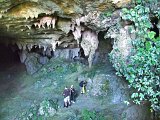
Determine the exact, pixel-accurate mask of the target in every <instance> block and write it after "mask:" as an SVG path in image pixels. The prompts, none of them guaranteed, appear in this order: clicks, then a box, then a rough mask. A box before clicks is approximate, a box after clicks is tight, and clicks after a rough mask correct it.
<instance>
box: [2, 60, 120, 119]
mask: <svg viewBox="0 0 160 120" xmlns="http://www.w3.org/2000/svg"><path fill="white" fill-rule="evenodd" d="M62 63H63V62H61V61H58V62H56V63H50V64H47V65H46V66H43V67H42V68H41V70H40V71H39V72H37V73H35V74H34V75H28V74H27V73H26V70H25V66H24V65H23V64H15V65H13V66H12V65H10V66H9V67H8V68H7V69H5V70H3V71H2V70H0V76H1V84H0V107H1V109H0V119H1V120H13V119H14V120H20V119H22V118H20V117H19V116H21V115H22V114H23V113H24V112H25V111H26V110H29V109H30V108H31V106H32V105H33V104H36V103H40V102H42V101H43V100H45V99H52V100H55V99H56V100H58V105H59V109H58V112H57V114H56V115H55V116H54V118H53V117H48V118H47V119H46V120H49V119H51V120H66V118H67V116H73V113H75V116H76V111H82V110H83V109H89V110H96V111H101V110H104V109H105V110H106V111H107V108H110V107H111V106H110V104H108V105H107V104H106V101H104V99H97V98H94V97H90V96H89V95H88V94H84V95H81V94H79V96H78V97H77V99H76V103H74V104H72V105H71V106H70V107H69V108H63V96H62V92H63V89H64V87H65V85H67V86H70V85H71V84H73V85H74V86H75V88H76V90H77V91H78V92H79V91H80V88H79V83H78V81H77V77H78V76H79V75H80V74H83V73H84V71H85V72H87V71H89V69H88V68H87V66H85V65H80V64H79V63H76V64H72V63H70V62H67V61H66V63H65V64H64V63H63V65H62ZM75 66H76V68H75ZM103 67H107V68H106V70H107V71H108V72H109V73H110V72H112V73H113V69H112V67H111V66H110V65H109V66H108V65H107V66H104V65H103ZM62 68H65V69H62ZM102 71H103V72H104V69H102ZM112 73H111V74H112ZM92 74H94V73H92ZM114 106H116V105H114ZM112 107H113V106H112ZM115 108H116V107H115ZM119 108H120V106H119ZM116 109H117V108H116ZM117 110H118V109H117ZM107 112H108V114H110V112H111V111H109V109H108V111H107ZM117 112H118V111H117ZM67 119H69V118H67ZM38 120H39V119H38Z"/></svg>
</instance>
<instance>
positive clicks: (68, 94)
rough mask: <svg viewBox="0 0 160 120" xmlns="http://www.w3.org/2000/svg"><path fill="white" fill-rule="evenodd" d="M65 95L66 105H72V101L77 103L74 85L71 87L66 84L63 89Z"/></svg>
mask: <svg viewBox="0 0 160 120" xmlns="http://www.w3.org/2000/svg"><path fill="white" fill-rule="evenodd" d="M63 96H64V107H68V106H70V105H71V103H75V96H76V90H75V89H74V86H73V85H71V87H70V88H68V87H67V86H66V87H65V89H64V91H63Z"/></svg>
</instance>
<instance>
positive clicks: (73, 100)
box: [70, 85, 76, 103]
mask: <svg viewBox="0 0 160 120" xmlns="http://www.w3.org/2000/svg"><path fill="white" fill-rule="evenodd" d="M70 95H71V96H70V100H71V102H72V103H75V96H76V90H75V89H74V86H73V85H71V88H70Z"/></svg>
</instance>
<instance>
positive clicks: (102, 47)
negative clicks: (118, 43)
mask: <svg viewBox="0 0 160 120" xmlns="http://www.w3.org/2000/svg"><path fill="white" fill-rule="evenodd" d="M106 33H107V31H100V32H99V33H98V40H99V45H98V49H97V50H96V53H95V56H94V58H93V63H97V62H100V63H106V62H108V61H109V57H108V54H109V53H110V52H111V51H112V49H113V48H112V47H113V44H112V42H113V39H111V38H106V39H105V38H104V36H105V34H106Z"/></svg>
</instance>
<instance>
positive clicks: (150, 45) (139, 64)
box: [110, 0, 160, 111]
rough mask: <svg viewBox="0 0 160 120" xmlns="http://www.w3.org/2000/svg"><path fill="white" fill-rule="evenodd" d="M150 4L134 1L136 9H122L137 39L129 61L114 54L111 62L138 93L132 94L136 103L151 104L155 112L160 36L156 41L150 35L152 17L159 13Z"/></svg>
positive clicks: (159, 102) (159, 97)
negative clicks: (133, 28) (132, 26)
mask: <svg viewBox="0 0 160 120" xmlns="http://www.w3.org/2000/svg"><path fill="white" fill-rule="evenodd" d="M154 1H156V0H154ZM152 2H153V1H152ZM148 3H151V1H149V0H148V1H147V0H144V1H142V0H135V4H136V6H135V7H134V8H131V9H127V8H124V9H123V10H122V11H123V12H122V14H121V16H122V19H124V20H130V21H132V22H133V23H134V25H135V29H136V35H137V37H136V39H134V40H132V45H133V48H132V53H131V56H129V57H128V59H127V60H126V61H124V59H123V58H122V56H121V55H120V54H119V55H118V56H117V55H115V54H113V53H111V54H110V59H111V61H114V65H113V66H114V67H115V69H116V70H117V75H119V76H124V77H125V78H126V80H127V81H128V82H129V86H130V87H133V88H135V90H137V91H135V92H134V93H133V94H132V95H131V98H132V99H133V101H134V102H135V103H136V104H141V103H144V101H149V102H150V103H151V107H152V109H154V110H156V111H160V37H159V38H154V36H155V33H154V32H153V31H152V32H148V31H149V28H151V27H152V26H151V23H150V14H152V13H153V14H154V13H157V14H156V15H158V14H159V12H157V10H155V12H154V11H153V8H151V6H150V5H148ZM154 15H155V14H154ZM158 16H159V15H158ZM117 51H118V50H117Z"/></svg>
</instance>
